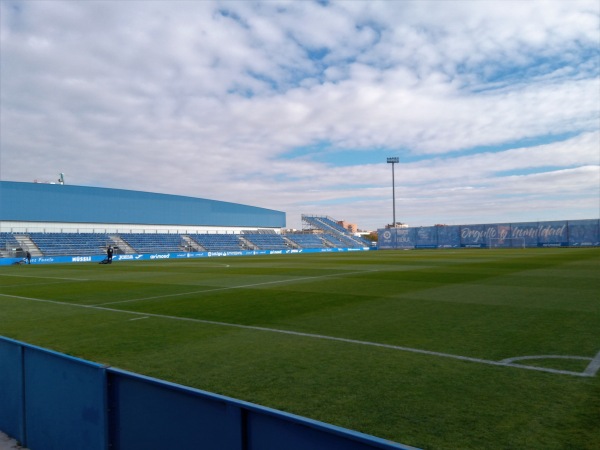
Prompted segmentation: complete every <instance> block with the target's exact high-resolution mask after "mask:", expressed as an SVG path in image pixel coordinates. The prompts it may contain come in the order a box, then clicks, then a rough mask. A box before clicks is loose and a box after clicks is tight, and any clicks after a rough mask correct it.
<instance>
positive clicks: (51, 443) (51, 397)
mask: <svg viewBox="0 0 600 450" xmlns="http://www.w3.org/2000/svg"><path fill="white" fill-rule="evenodd" d="M104 371H105V369H104V367H102V366H100V365H97V364H92V363H89V362H87V361H83V360H80V359H77V358H70V357H67V356H65V355H61V354H58V353H54V352H49V351H47V350H43V349H39V348H36V347H25V353H24V372H25V377H24V380H25V394H24V397H25V423H26V424H27V430H26V439H24V444H25V445H26V446H27V447H30V448H32V449H44V450H65V449H86V450H106V448H107V444H108V442H107V440H106V431H107V429H108V428H107V418H106V393H105V387H104V383H105V374H104Z"/></svg>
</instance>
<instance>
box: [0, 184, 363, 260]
mask: <svg viewBox="0 0 600 450" xmlns="http://www.w3.org/2000/svg"><path fill="white" fill-rule="evenodd" d="M0 198H1V199H2V202H1V203H0V229H1V230H2V232H1V233H0V257H21V256H23V254H24V253H25V251H29V252H30V253H31V254H32V256H36V257H53V256H87V255H102V254H104V253H106V249H107V248H108V246H112V247H113V248H114V249H115V254H116V255H117V254H118V255H123V254H148V253H172V252H238V251H242V250H252V251H263V250H264V251H286V250H290V251H291V250H302V249H331V248H351V249H366V248H368V247H369V246H370V243H369V242H367V241H365V240H364V239H362V238H359V237H356V236H353V235H352V234H351V233H349V232H348V231H347V230H345V229H344V228H343V227H341V226H340V225H338V223H337V222H336V221H335V220H334V219H332V218H330V217H327V216H317V215H311V216H308V215H307V216H302V220H303V225H305V226H306V229H305V230H303V231H302V232H299V233H285V232H284V231H283V227H284V226H285V213H283V212H280V211H274V210H269V209H264V208H258V207H253V206H247V205H240V204H235V203H227V202H220V201H216V200H207V199H201V198H192V197H183V196H177V195H166V194H154V193H149V192H138V191H127V190H120V189H105V188H94V187H83V186H65V185H52V184H44V183H21V182H9V181H2V182H0ZM83 260H85V259H83Z"/></svg>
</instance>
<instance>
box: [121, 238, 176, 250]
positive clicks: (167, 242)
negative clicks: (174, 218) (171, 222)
mask: <svg viewBox="0 0 600 450" xmlns="http://www.w3.org/2000/svg"><path fill="white" fill-rule="evenodd" d="M119 236H120V237H121V239H123V240H124V241H125V242H126V243H127V245H129V246H130V247H131V248H133V249H134V250H135V251H136V252H138V253H154V252H178V251H181V250H182V248H183V247H185V242H184V241H183V238H182V237H181V235H179V234H169V233H123V234H119Z"/></svg>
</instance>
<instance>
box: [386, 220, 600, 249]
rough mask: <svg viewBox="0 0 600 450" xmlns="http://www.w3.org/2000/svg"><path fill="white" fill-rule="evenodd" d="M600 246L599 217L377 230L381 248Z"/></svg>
mask: <svg viewBox="0 0 600 450" xmlns="http://www.w3.org/2000/svg"><path fill="white" fill-rule="evenodd" d="M523 246H525V247H594V246H600V219H589V220H562V221H552V222H522V223H493V224H483V225H449V226H446V225H444V226H433V227H414V228H384V229H380V230H378V248H379V249H394V248H402V249H404V248H406V249H413V248H460V247H467V248H488V247H500V248H520V247H523Z"/></svg>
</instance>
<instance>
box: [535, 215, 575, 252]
mask: <svg viewBox="0 0 600 450" xmlns="http://www.w3.org/2000/svg"><path fill="white" fill-rule="evenodd" d="M568 230H569V228H568V226H567V222H566V221H560V222H540V223H539V226H538V247H566V246H568V245H569V235H568Z"/></svg>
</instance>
